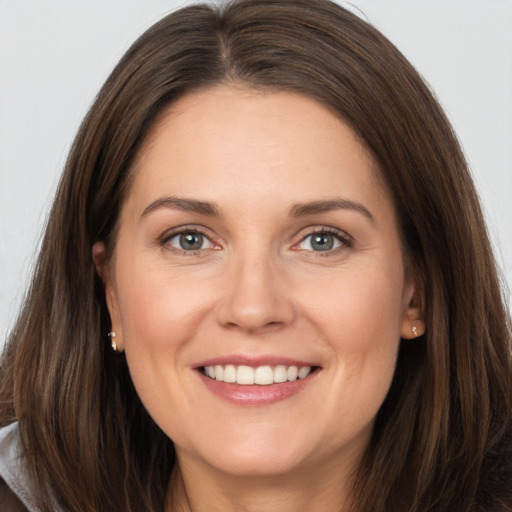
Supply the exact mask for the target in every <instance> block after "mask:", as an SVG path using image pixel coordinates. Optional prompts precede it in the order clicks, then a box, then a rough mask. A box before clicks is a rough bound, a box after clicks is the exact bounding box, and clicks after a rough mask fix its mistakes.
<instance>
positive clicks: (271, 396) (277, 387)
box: [199, 370, 319, 405]
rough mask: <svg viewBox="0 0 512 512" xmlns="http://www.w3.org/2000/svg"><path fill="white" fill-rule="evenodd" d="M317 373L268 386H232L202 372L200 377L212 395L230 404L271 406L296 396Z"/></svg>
mask: <svg viewBox="0 0 512 512" xmlns="http://www.w3.org/2000/svg"><path fill="white" fill-rule="evenodd" d="M317 373H319V372H318V370H316V371H314V372H312V373H310V374H309V375H308V376H307V377H305V378H304V379H298V380H295V381H293V382H283V383H282V384H270V385H268V386H260V385H240V384H235V383H233V384H231V383H228V382H222V381H219V380H214V379H211V378H210V377H207V376H206V375H203V374H202V373H201V372H199V376H200V377H201V380H202V381H203V382H204V384H205V386H206V387H207V388H208V389H209V390H210V391H211V392H212V393H214V394H215V395H217V396H219V397H220V398H223V399H224V400H227V401H228V402H231V403H233V404H237V405H269V404H273V403H276V402H280V401H281V400H285V399H286V398H290V397H291V396H294V395H296V394H297V393H299V392H300V391H302V390H303V389H304V388H305V387H306V386H308V385H309V384H310V383H311V382H313V380H314V379H315V376H316V375H317Z"/></svg>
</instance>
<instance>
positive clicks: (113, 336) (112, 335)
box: [108, 331, 117, 352]
mask: <svg viewBox="0 0 512 512" xmlns="http://www.w3.org/2000/svg"><path fill="white" fill-rule="evenodd" d="M108 335H109V337H110V345H111V346H112V350H113V351H114V352H117V344H116V333H115V331H112V332H109V333H108Z"/></svg>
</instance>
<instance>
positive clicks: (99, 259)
mask: <svg viewBox="0 0 512 512" xmlns="http://www.w3.org/2000/svg"><path fill="white" fill-rule="evenodd" d="M92 259H93V261H94V265H95V267H96V271H97V272H98V275H99V276H100V278H101V281H102V282H103V286H104V287H105V302H106V303H107V309H108V313H109V315H110V322H111V331H112V332H115V333H116V336H115V341H116V345H117V351H118V352H122V351H123V349H124V346H123V332H122V324H121V316H120V314H119V305H118V301H117V295H116V288H115V280H114V271H113V267H112V265H111V262H110V261H109V259H108V258H107V251H106V247H105V244H104V243H103V242H96V243H95V244H94V245H93V247H92ZM105 334H106V333H105Z"/></svg>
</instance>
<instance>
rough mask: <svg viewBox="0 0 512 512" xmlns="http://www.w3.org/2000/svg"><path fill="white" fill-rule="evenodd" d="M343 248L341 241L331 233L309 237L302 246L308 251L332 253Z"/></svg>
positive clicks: (314, 234)
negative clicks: (331, 251)
mask: <svg viewBox="0 0 512 512" xmlns="http://www.w3.org/2000/svg"><path fill="white" fill-rule="evenodd" d="M340 246H341V241H340V240H339V238H338V237H337V236H335V235H332V234H331V233H313V234H312V235H308V236H307V237H306V238H304V240H303V241H302V242H301V244H300V248H301V249H304V250H306V251H317V252H319V251H330V250H332V249H336V248H338V247H340Z"/></svg>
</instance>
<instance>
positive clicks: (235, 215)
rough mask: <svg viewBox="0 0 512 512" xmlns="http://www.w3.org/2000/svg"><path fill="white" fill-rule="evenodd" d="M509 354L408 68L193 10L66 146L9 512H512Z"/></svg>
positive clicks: (229, 14)
mask: <svg viewBox="0 0 512 512" xmlns="http://www.w3.org/2000/svg"><path fill="white" fill-rule="evenodd" d="M510 341H511V335H510V321H509V318H508V317H507V313H506V310H505V307H504V305H503V301H502V297H501V294H500V288H499V282H498V279H497V275H496V268H495V264H494V261H493V257H492V252H491V249H490V245H489V241H488V238H487V234H486V230H485V226H484V222H483V219H482V214H481V211H480V207H479V205H478V200H477V197H476V193H475V190H474V187H473V184H472V182H471V179H470V177H469V174H468V172H467V165H466V163H465V161H464V157H463V155H462V152H461V150H460V148H459V145H458V143H457V141H456V138H455V136H454V134H453V133H452V130H451V128H450V125H449V123H448V122H447V120H446V118H445V116H444V114H443V113H442V111H441V109H440V107H439V105H438V104H437V103H436V101H435V100H434V99H433V97H432V95H431V93H430V92H429V90H428V88H427V87H426V86H425V84H424V83H423V82H422V80H421V79H420V78H419V76H418V75H417V73H416V72H415V71H414V70H413V69H412V67H411V66H410V65H409V64H408V62H407V61H406V60H405V59H404V58H403V57H402V56H401V54H400V53H399V52H398V51H397V50H396V48H394V47H393V46H392V45H391V44H390V43H389V42H388V41H387V40H386V39H385V38H384V37H383V36H382V35H381V34H379V33H378V32H377V31H376V30H375V29H373V28H372V27H371V26H369V25H367V24H366V23H365V22H363V21H361V20H359V19H358V18H356V17H355V16H354V15H352V14H350V13H349V12H347V11H345V10H344V9H342V8H341V7H338V6H336V5H334V4H331V3H329V2H328V1H325V0H313V1H312V0H307V1H306V0H295V1H279V0H275V1H264V0H242V1H238V2H234V3H231V4H228V5H226V6H225V7H223V8H220V9H213V8H211V7H207V6H196V7H188V8H185V9H183V10H181V11H178V12H176V13H174V14H172V15H170V16H168V17H166V18H164V19H163V20H162V21H160V22H159V23H157V24H156V25H154V26H153V27H152V28H151V29H150V30H149V31H148V32H146V33H145V34H144V35H143V36H141V38H140V39H139V40H138V41H136V42H135V43H134V45H133V46H132V47H131V48H130V49H129V50H128V52H127V53H126V55H125V56H124V57H123V58H122V60H121V61H120V63H119V64H118V66H117V67H116V68H115V70H114V71H113V73H112V75H111V76H110V78H109V79H108V80H107V82H106V84H105V86H104V87H103V89H102V90H101V92H100V94H99V96H98V98H97V100H96V101H95V103H94V105H93V106H92V108H91V110H90V112H89V114H88V115H87V117H86V119H85V120H84V123H83V125H82V127H81V128H80V131H79V133H78V135H77V138H76V140H75V143H74V145H73V148H72V150H71V154H70V156H69V159H68V162H67V165H66V169H65V172H64V175H63V178H62V181H61V183H60V186H59V190H58V193H57V197H56V200H55V203H54V206H53V209H52V211H51V214H50V219H49V223H48V226H47V229H46V234H45V238H44V242H43V245H42V248H41V254H40V257H39V260H38V264H37V268H36V271H35V275H34V279H33V283H32V286H31V289H30V292H29V295H28V298H27V300H26V304H25V307H24V309H23V311H22V313H21V314H20V317H19V320H18V322H17V324H16V327H15V329H14V330H13V333H12V335H11V337H10V340H9V343H8V346H7V348H6V351H5V353H4V356H3V361H2V388H1V389H2V398H3V399H2V404H3V407H2V416H1V417H2V423H3V425H5V428H4V429H2V431H1V437H0V452H1V454H2V457H1V458H0V474H1V475H2V478H3V480H4V486H3V492H4V495H5V496H6V497H5V500H11V503H14V502H17V505H10V506H25V507H26V508H27V509H28V510H72V511H83V510H133V511H141V510H154V511H160V510H169V511H171V510H173V511H175V510H194V511H195V510H205V509H206V508H208V509H213V510H223V511H228V510H248V511H250V510H269V511H271V510H279V511H281V512H282V511H292V510H340V511H344V512H345V511H369V510H371V511H391V510H396V511H417V512H420V511H434V510H435V511H445V510H446V511H448V510H450V511H454V510H457V511H489V510H493V511H497V512H500V511H506V510H510V509H511V507H512V491H511V489H512V487H511V485H510V484H511V483H512V472H511V469H512V468H511V466H512V462H511V453H510V451H511V450H510V424H511V407H510V397H511V393H512V382H511V378H512V377H511V375H512V373H511V367H510ZM20 501H21V502H23V503H24V505H21V504H20ZM5 507H6V506H5V505H4V508H5Z"/></svg>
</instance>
